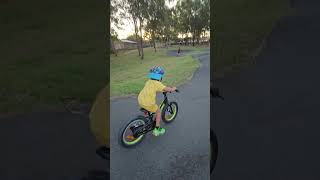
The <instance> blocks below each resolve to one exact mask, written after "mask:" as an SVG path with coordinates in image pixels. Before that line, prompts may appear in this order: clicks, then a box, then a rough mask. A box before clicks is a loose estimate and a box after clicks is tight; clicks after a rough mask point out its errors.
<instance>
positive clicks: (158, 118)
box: [156, 108, 161, 127]
mask: <svg viewBox="0 0 320 180" xmlns="http://www.w3.org/2000/svg"><path fill="white" fill-rule="evenodd" d="M160 121H161V111H160V108H158V109H157V111H156V127H160Z"/></svg>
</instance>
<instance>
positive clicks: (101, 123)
mask: <svg viewBox="0 0 320 180" xmlns="http://www.w3.org/2000/svg"><path fill="white" fill-rule="evenodd" d="M109 111H110V110H109V84H108V85H107V86H106V87H105V88H103V89H102V90H101V91H100V92H99V94H98V95H97V98H96V100H95V102H94V103H93V106H92V108H91V111H90V116H89V117H90V130H91V132H92V134H93V135H94V137H95V138H96V141H97V143H98V144H99V145H101V146H107V147H109V142H110V137H109V132H110V123H109V120H110V119H109Z"/></svg>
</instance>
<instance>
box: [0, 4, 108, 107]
mask: <svg viewBox="0 0 320 180" xmlns="http://www.w3.org/2000/svg"><path fill="white" fill-rule="evenodd" d="M34 4H37V5H36V6H35V5H34ZM104 13H105V9H104V3H103V2H101V3H99V2H95V1H84V2H80V1H75V0H71V1H65V2H62V1H60V2H59V1H40V0H32V1H14V0H13V1H8V2H5V3H2V4H1V7H0V24H1V28H0V35H1V41H0V48H1V56H0V58H1V61H0V72H1V76H0V84H1V86H0V113H8V112H10V113H12V112H17V113H19V112H26V111H30V110H36V111H37V110H40V109H43V108H44V109H47V108H49V107H50V108H61V107H62V106H63V105H62V103H61V101H60V99H61V98H64V97H74V98H75V99H77V100H78V101H79V102H80V103H92V102H93V100H94V98H95V96H96V93H97V92H98V91H99V90H100V89H101V88H103V86H105V84H106V83H107V82H106V81H107V76H108V72H107V69H108V68H107V60H106V59H107V57H106V56H105V42H106V41H105V36H104V35H105V19H104V18H105V14H104Z"/></svg>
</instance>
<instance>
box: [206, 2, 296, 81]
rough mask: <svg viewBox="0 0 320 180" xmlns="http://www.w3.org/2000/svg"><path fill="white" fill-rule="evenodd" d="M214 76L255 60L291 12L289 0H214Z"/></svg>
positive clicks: (219, 75) (221, 74) (222, 74)
mask: <svg viewBox="0 0 320 180" xmlns="http://www.w3.org/2000/svg"><path fill="white" fill-rule="evenodd" d="M213 12H214V14H212V19H213V20H214V21H213V22H212V23H213V27H214V28H213V44H212V48H213V53H212V54H211V55H212V57H213V63H211V65H212V66H213V70H214V76H216V77H218V78H219V77H223V76H224V74H225V73H228V72H232V71H235V70H237V69H238V68H239V67H243V66H246V65H249V64H252V63H254V60H255V57H256V56H257V55H258V54H259V53H260V52H261V50H262V49H263V46H261V45H262V44H263V42H264V40H265V39H266V37H268V35H269V34H270V32H271V31H272V29H273V27H274V26H275V24H276V23H277V22H278V21H279V19H280V18H281V17H283V16H285V15H288V14H289V13H290V0H268V1H265V0H229V1H214V5H213Z"/></svg>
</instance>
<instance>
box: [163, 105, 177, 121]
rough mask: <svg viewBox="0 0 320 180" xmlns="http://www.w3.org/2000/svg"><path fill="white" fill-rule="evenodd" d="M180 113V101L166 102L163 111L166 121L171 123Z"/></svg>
mask: <svg viewBox="0 0 320 180" xmlns="http://www.w3.org/2000/svg"><path fill="white" fill-rule="evenodd" d="M177 114H178V103H176V102H169V103H168V104H166V105H165V106H164V107H163V109H162V113H161V118H162V120H163V122H165V123H171V122H172V121H174V120H175V119H176V117H177Z"/></svg>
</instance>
